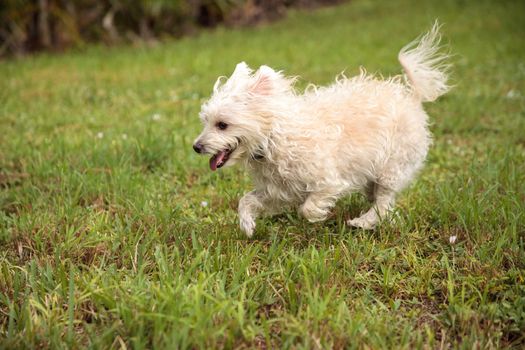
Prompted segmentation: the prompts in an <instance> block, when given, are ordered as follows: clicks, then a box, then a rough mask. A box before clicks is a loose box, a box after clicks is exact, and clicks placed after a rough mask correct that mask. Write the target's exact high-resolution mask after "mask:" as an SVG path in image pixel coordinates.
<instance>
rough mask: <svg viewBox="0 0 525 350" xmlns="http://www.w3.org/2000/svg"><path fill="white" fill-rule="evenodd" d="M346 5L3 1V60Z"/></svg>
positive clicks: (321, 1) (259, 0) (251, 0)
mask: <svg viewBox="0 0 525 350" xmlns="http://www.w3.org/2000/svg"><path fill="white" fill-rule="evenodd" d="M338 2H342V0H138V1H133V0H74V1H67V0H2V2H1V4H0V56H13V55H14V56H22V55H26V54H29V53H32V52H36V51H42V50H53V51H60V50H64V49H65V48H68V47H81V46H82V45H84V44H86V43H93V42H101V43H104V44H107V45H115V44H119V43H129V42H131V43H144V42H146V43H154V42H156V41H158V40H161V39H163V38H165V37H180V36H183V35H188V34H192V33H194V32H195V30H196V29H198V28H202V27H204V28H210V27H214V26H216V25H218V24H221V23H223V24H226V25H228V26H247V25H253V24H257V23H260V22H264V21H271V20H275V19H277V18H280V17H282V16H283V15H284V14H285V13H286V10H287V9H288V8H290V7H303V8H304V7H310V8H313V7H318V6H321V5H329V4H335V3H338Z"/></svg>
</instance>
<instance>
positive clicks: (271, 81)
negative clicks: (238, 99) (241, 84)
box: [249, 66, 281, 96]
mask: <svg viewBox="0 0 525 350" xmlns="http://www.w3.org/2000/svg"><path fill="white" fill-rule="evenodd" d="M280 78H281V74H280V73H278V72H276V71H274V70H273V69H272V68H270V67H268V66H261V67H260V68H259V70H258V71H257V72H256V73H255V76H254V80H253V83H252V84H251V85H250V87H249V91H250V92H251V93H252V94H255V95H265V96H266V95H270V94H272V93H273V92H275V87H276V85H277V82H278V81H279V80H280Z"/></svg>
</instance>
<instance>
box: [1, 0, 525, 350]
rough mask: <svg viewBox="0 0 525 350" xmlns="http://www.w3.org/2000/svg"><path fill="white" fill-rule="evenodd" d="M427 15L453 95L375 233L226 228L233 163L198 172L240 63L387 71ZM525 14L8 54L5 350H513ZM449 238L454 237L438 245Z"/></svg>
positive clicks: (372, 19) (424, 8)
mask: <svg viewBox="0 0 525 350" xmlns="http://www.w3.org/2000/svg"><path fill="white" fill-rule="evenodd" d="M435 18H439V19H440V20H441V22H443V23H445V26H444V28H443V33H444V37H445V41H447V42H449V43H450V49H451V51H452V52H453V53H454V54H455V57H454V60H453V61H454V70H453V72H454V75H453V79H454V83H455V84H456V87H455V88H454V90H453V91H452V92H451V93H450V94H449V95H447V96H445V97H444V98H442V99H441V100H439V101H438V102H437V103H434V104H429V105H427V106H426V108H427V110H428V111H429V113H430V115H431V116H432V126H431V129H432V131H433V133H434V135H435V142H434V145H433V148H432V151H431V153H430V156H429V159H428V163H427V166H426V168H425V170H424V172H423V173H422V174H421V176H420V177H419V178H418V180H417V182H416V183H415V184H414V185H413V186H412V187H411V188H410V189H408V190H406V191H405V192H404V193H403V194H402V195H401V196H400V198H399V205H398V208H399V209H398V211H399V215H400V223H399V224H398V225H396V226H389V225H388V224H385V225H383V226H381V227H380V228H379V229H377V230H376V231H375V232H363V231H359V230H352V229H350V228H348V227H346V226H345V225H344V221H345V219H347V218H349V217H351V216H353V215H356V214H358V213H359V212H360V211H361V210H363V209H365V208H366V202H365V200H364V199H363V198H361V197H359V196H355V197H352V198H348V199H345V200H343V201H342V202H341V203H340V204H339V205H338V206H337V207H336V209H335V210H334V213H333V216H332V217H331V218H330V219H329V220H328V221H326V222H324V223H320V224H308V223H306V222H305V221H304V220H302V219H301V218H300V217H298V216H297V214H296V213H288V214H286V215H282V216H279V217H275V218H268V219H262V220H260V221H259V223H258V228H257V232H256V236H255V238H254V239H247V238H246V237H244V236H243V235H242V233H241V232H240V231H239V230H238V228H237V217H236V211H235V209H236V206H237V201H238V199H239V198H240V196H241V195H242V194H243V193H244V192H245V191H247V190H249V189H250V180H249V179H248V178H247V176H246V174H245V173H243V172H242V171H241V170H240V169H225V170H221V171H219V172H216V173H212V172H210V171H209V170H208V166H207V159H205V158H200V157H197V155H195V154H194V153H193V151H192V149H191V143H192V141H193V139H194V137H195V136H196V135H197V134H198V132H199V128H200V125H199V121H198V118H197V113H198V111H199V106H200V104H201V103H202V102H203V101H204V100H205V99H206V97H207V96H208V94H209V93H210V90H211V87H212V85H213V82H214V81H215V79H216V77H217V76H219V75H224V74H229V73H230V72H231V71H232V69H233V67H234V65H235V63H237V62H239V61H241V60H245V61H247V62H248V63H249V64H250V65H252V66H257V65H259V64H268V65H270V66H273V67H276V68H279V69H284V70H285V71H286V72H287V73H289V74H294V75H295V74H297V75H301V76H302V77H303V80H301V83H300V85H301V86H305V85H306V82H308V81H313V82H316V83H321V84H322V83H327V82H329V81H331V80H332V79H333V77H334V75H336V74H337V73H338V72H340V71H341V70H343V69H346V72H347V74H349V75H352V74H354V73H357V72H358V67H359V66H360V65H364V66H366V67H367V69H368V70H369V71H372V72H375V71H381V72H382V73H383V74H385V75H388V74H397V73H398V72H399V71H400V67H399V64H398V63H397V61H396V55H397V52H398V50H399V49H400V47H401V46H403V45H404V44H405V43H407V42H409V41H410V40H412V39H413V38H414V37H415V36H416V35H418V34H419V33H421V32H423V31H424V30H426V29H427V28H429V26H430V25H431V23H432V22H433V20H434V19H435ZM523 23H525V6H524V4H523V2H519V1H449V0H442V1H408V0H402V1H396V2H379V1H367V0H355V1H352V2H350V3H349V4H346V5H343V6H340V7H333V8H325V9H320V10H317V11H314V12H310V13H308V12H292V13H291V14H290V15H289V16H288V18H287V19H285V20H283V21H280V22H278V23H274V24H271V25H266V26H262V27H259V28H252V29H237V30H228V29H222V28H220V29H218V30H216V31H213V32H203V33H201V34H200V35H199V36H197V37H192V38H186V39H183V40H180V41H174V42H167V43H165V44H161V45H158V46H155V47H118V48H113V49H107V48H104V47H90V48H87V49H86V50H84V51H82V52H70V53H66V54H63V55H38V56H34V57H29V58H26V59H22V60H17V61H4V62H1V63H0V77H1V79H0V123H1V124H0V126H1V135H0V186H1V192H0V244H1V249H0V348H11V349H12V348H81V347H91V348H126V347H132V348H138V349H140V348H210V347H211V348H236V349H242V348H261V349H264V348H269V347H274V348H277V347H282V348H374V349H376V348H385V349H390V348H449V347H450V348H463V349H472V348H475V349H490V348H520V347H523V346H525V249H524V248H525V247H524V245H525V242H524V240H525V217H524V216H525V214H524V213H525V185H524V183H525V63H524V62H525V41H524V40H523V38H524V37H525V26H523ZM451 236H456V237H457V241H456V242H455V243H454V244H451V243H450V241H449V239H450V237H451Z"/></svg>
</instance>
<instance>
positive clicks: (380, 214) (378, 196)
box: [347, 184, 396, 230]
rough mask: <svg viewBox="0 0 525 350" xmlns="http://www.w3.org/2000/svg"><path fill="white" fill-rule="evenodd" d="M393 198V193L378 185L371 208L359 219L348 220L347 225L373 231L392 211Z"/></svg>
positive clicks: (394, 193)
mask: <svg viewBox="0 0 525 350" xmlns="http://www.w3.org/2000/svg"><path fill="white" fill-rule="evenodd" d="M395 197H396V192H395V191H393V190H391V189H389V188H387V187H384V186H382V185H380V184H378V185H377V187H376V190H375V202H374V204H373V205H372V207H371V208H370V209H369V210H368V211H367V212H366V213H364V214H363V215H361V216H360V217H358V218H355V219H351V220H348V222H347V223H348V225H350V226H354V227H360V228H363V229H365V230H370V229H373V228H374V227H375V225H377V223H378V222H379V221H380V220H381V219H383V218H384V217H386V216H387V215H388V213H389V212H390V211H391V210H392V208H393V207H394V203H395Z"/></svg>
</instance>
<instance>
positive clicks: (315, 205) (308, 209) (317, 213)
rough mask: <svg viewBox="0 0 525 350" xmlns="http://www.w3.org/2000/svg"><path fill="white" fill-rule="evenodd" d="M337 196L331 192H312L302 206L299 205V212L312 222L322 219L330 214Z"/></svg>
mask: <svg viewBox="0 0 525 350" xmlns="http://www.w3.org/2000/svg"><path fill="white" fill-rule="evenodd" d="M336 198H337V197H336V195H333V194H331V193H330V194H328V193H324V192H313V193H310V195H309V196H308V197H307V198H306V200H305V201H304V203H303V204H302V205H301V207H299V213H300V214H301V215H302V216H304V217H305V218H306V219H307V220H308V221H310V222H317V221H322V220H324V219H326V217H327V216H328V213H329V212H330V209H331V208H332V207H333V206H334V204H335V201H336Z"/></svg>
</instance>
